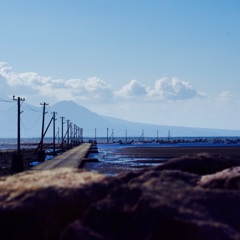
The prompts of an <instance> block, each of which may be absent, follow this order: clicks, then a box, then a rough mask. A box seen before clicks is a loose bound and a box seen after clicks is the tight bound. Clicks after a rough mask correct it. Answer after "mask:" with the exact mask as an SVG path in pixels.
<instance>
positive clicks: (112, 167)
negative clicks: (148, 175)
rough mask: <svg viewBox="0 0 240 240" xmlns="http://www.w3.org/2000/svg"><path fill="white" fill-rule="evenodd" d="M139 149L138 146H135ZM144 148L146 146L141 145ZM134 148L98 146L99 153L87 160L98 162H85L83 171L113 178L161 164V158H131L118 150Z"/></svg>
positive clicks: (109, 145) (90, 155)
mask: <svg viewBox="0 0 240 240" xmlns="http://www.w3.org/2000/svg"><path fill="white" fill-rule="evenodd" d="M137 146H138V147H139V144H138V145H137ZM141 146H142V147H144V146H145V147H146V144H142V145H141ZM131 147H136V144H131V145H124V144H98V151H99V153H92V154H89V156H88V158H97V159H98V160H99V162H87V163H85V164H84V169H86V170H88V171H94V172H99V173H102V174H105V175H107V176H114V175H117V174H119V173H122V172H125V171H136V170H139V169H141V168H143V167H151V166H156V165H159V164H161V162H163V161H165V159H161V158H132V157H129V156H128V155H126V154H124V153H122V152H121V153H120V152H119V151H118V150H120V149H123V148H131Z"/></svg>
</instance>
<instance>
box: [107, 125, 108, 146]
mask: <svg viewBox="0 0 240 240" xmlns="http://www.w3.org/2000/svg"><path fill="white" fill-rule="evenodd" d="M107 143H108V128H107Z"/></svg>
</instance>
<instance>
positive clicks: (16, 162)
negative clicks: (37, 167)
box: [12, 96, 25, 171]
mask: <svg viewBox="0 0 240 240" xmlns="http://www.w3.org/2000/svg"><path fill="white" fill-rule="evenodd" d="M13 100H14V101H17V104H18V113H17V139H18V140H17V156H16V157H13V163H12V169H13V170H16V171H22V170H23V159H22V156H21V149H20V146H21V117H20V116H21V102H23V101H25V98H21V97H18V98H17V99H16V98H15V96H13Z"/></svg>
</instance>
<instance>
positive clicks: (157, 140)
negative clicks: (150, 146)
mask: <svg viewBox="0 0 240 240" xmlns="http://www.w3.org/2000/svg"><path fill="white" fill-rule="evenodd" d="M157 142H158V130H157Z"/></svg>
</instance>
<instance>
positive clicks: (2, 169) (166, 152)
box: [0, 146, 240, 177]
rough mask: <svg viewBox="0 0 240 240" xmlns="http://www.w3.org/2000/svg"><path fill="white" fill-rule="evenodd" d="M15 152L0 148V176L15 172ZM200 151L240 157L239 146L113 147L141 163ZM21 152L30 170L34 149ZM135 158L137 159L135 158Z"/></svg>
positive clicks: (116, 151) (26, 168) (232, 157)
mask: <svg viewBox="0 0 240 240" xmlns="http://www.w3.org/2000/svg"><path fill="white" fill-rule="evenodd" d="M15 153H16V150H12V149H10V150H6V149H4V150H0V177H1V176H8V175H13V174H16V172H14V171H12V170H11V164H12V158H13V155H14V154H15ZM201 153H207V154H209V155H219V156H224V157H228V158H231V159H240V146H178V147H177V146H159V147H151V146H144V147H138V146H133V147H123V148H116V149H114V154H116V155H121V156H123V157H125V158H131V159H132V160H133V161H134V162H135V164H138V163H141V160H140V159H141V158H142V159H146V158H147V159H146V160H144V162H145V163H147V162H148V163H150V162H151V161H153V160H151V159H163V160H161V161H165V160H168V159H172V158H177V157H182V156H185V155H197V154H201ZM21 154H22V155H23V164H24V171H26V170H31V168H32V167H33V166H32V165H31V163H32V162H36V161H37V154H36V153H35V149H30V148H27V149H22V150H21ZM135 158H137V159H138V160H135ZM161 161H159V162H161ZM154 162H155V163H157V161H156V160H154ZM96 164H97V163H96ZM88 170H90V169H88Z"/></svg>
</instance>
